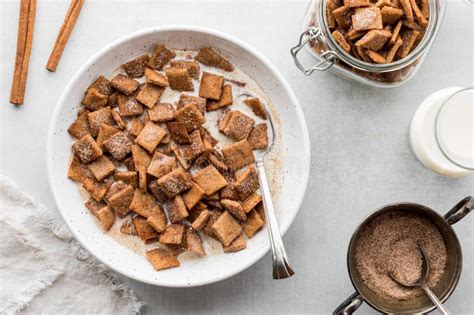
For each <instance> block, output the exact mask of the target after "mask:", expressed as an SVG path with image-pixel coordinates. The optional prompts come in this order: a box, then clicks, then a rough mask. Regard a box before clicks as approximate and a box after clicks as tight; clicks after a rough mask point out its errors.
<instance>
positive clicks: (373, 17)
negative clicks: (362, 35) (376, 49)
mask: <svg viewBox="0 0 474 315" xmlns="http://www.w3.org/2000/svg"><path fill="white" fill-rule="evenodd" d="M352 28H353V29H354V30H356V31H366V30H367V31H368V30H381V29H382V28H383V23H382V14H381V13H380V9H379V8H377V7H375V6H372V7H366V8H358V9H356V10H355V13H354V15H353V16H352Z"/></svg>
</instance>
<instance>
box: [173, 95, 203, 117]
mask: <svg viewBox="0 0 474 315" xmlns="http://www.w3.org/2000/svg"><path fill="white" fill-rule="evenodd" d="M189 103H193V104H194V105H195V106H196V107H197V109H199V111H200V112H201V114H203V115H204V114H205V113H206V99H205V98H202V97H199V96H193V95H187V94H181V96H180V97H179V101H178V106H177V109H181V108H183V107H184V106H186V105H188V104H189Z"/></svg>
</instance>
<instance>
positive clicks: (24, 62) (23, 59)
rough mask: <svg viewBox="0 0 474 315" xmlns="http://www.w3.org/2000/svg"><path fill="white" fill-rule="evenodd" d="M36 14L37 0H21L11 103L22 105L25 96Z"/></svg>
mask: <svg viewBox="0 0 474 315" xmlns="http://www.w3.org/2000/svg"><path fill="white" fill-rule="evenodd" d="M35 15H36V0H21V1H20V17H19V21H18V38H17V47H16V59H15V70H14V72H13V81H12V88H11V91H10V103H12V104H15V105H22V104H23V101H24V98H25V88H26V78H27V76H28V65H29V63H30V54H31V46H32V44H33V31H34V25H35Z"/></svg>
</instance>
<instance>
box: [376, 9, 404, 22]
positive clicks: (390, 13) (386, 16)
mask: <svg viewBox="0 0 474 315" xmlns="http://www.w3.org/2000/svg"><path fill="white" fill-rule="evenodd" d="M380 13H381V14H382V22H383V24H384V25H387V24H393V23H395V22H397V21H398V20H400V19H401V18H402V17H403V15H404V13H403V10H402V9H398V8H393V7H390V6H384V7H383V8H382V10H381V11H380Z"/></svg>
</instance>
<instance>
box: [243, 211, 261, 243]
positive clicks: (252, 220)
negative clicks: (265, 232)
mask: <svg viewBox="0 0 474 315" xmlns="http://www.w3.org/2000/svg"><path fill="white" fill-rule="evenodd" d="M262 226H263V220H262V218H260V215H259V214H258V213H257V212H256V211H255V210H252V211H250V213H249V214H248V217H247V220H246V221H245V222H243V223H242V229H243V230H244V233H245V235H247V237H248V238H252V237H254V235H255V233H257V231H258V230H260V229H261V228H262Z"/></svg>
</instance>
